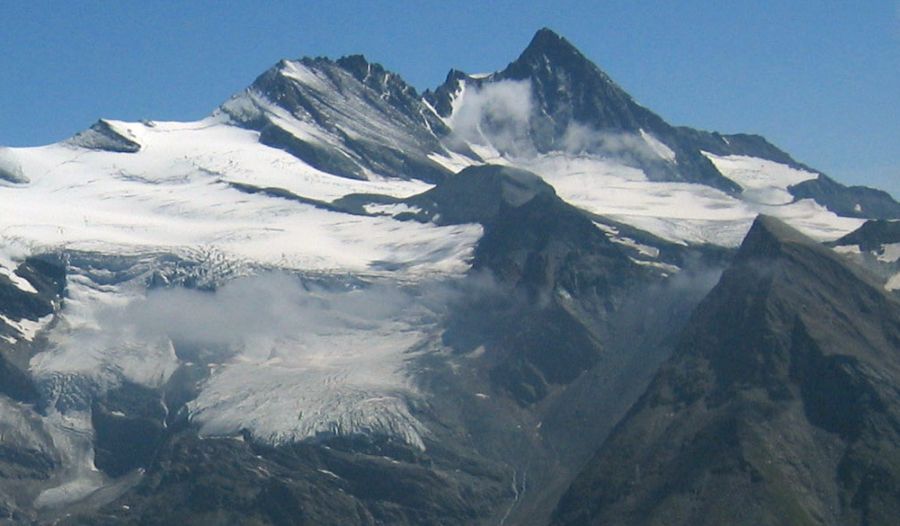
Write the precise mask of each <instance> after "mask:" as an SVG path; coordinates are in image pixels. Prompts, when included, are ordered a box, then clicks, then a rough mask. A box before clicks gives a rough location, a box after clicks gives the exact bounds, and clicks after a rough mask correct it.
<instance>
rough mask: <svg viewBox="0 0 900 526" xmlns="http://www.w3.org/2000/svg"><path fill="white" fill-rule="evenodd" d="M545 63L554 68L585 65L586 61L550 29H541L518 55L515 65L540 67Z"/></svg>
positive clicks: (569, 43) (568, 43)
mask: <svg viewBox="0 0 900 526" xmlns="http://www.w3.org/2000/svg"><path fill="white" fill-rule="evenodd" d="M536 61H540V62H545V61H546V62H547V63H549V64H552V65H554V66H563V67H566V66H571V65H573V63H585V62H588V63H589V61H588V59H587V58H586V57H585V56H584V55H583V54H582V53H581V52H580V51H578V49H577V48H576V47H575V46H574V45H572V43H571V42H569V41H568V40H566V39H565V38H563V37H561V36H559V34H557V33H556V32H554V31H553V30H552V29H548V28H546V27H545V28H542V29H539V30H538V31H537V33H535V34H534V37H533V38H532V39H531V42H530V43H529V44H528V47H526V48H525V51H523V52H522V54H521V55H519V58H518V59H517V60H516V62H515V63H522V64H530V65H532V66H535V65H540V63H539V62H536Z"/></svg>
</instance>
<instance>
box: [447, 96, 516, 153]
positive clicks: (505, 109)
mask: <svg viewBox="0 0 900 526" xmlns="http://www.w3.org/2000/svg"><path fill="white" fill-rule="evenodd" d="M462 97H463V99H462V101H461V103H460V105H459V107H458V108H457V109H456V111H455V112H454V113H453V116H452V117H451V119H452V121H451V127H452V128H453V135H452V137H451V140H455V141H459V142H461V143H466V142H469V143H473V144H480V145H490V146H493V147H494V148H496V149H497V151H499V152H500V153H503V154H511V155H516V156H521V155H522V154H523V153H526V152H528V151H531V150H533V147H532V145H531V140H530V139H529V125H528V123H529V119H530V118H531V114H532V112H533V108H534V103H533V100H532V95H531V83H530V82H529V81H527V80H526V81H511V80H504V81H500V82H493V83H490V84H488V85H486V86H484V87H482V88H475V87H471V86H469V87H467V88H466V90H465V91H464V92H463V94H462Z"/></svg>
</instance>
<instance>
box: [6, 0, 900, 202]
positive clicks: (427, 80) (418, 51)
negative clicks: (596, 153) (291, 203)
mask: <svg viewBox="0 0 900 526" xmlns="http://www.w3.org/2000/svg"><path fill="white" fill-rule="evenodd" d="M488 4H489V7H485V6H487V5H488ZM543 26H547V27H550V28H552V29H554V30H556V31H557V32H559V33H560V34H562V35H563V36H565V37H566V38H568V39H569V40H570V41H571V42H572V43H574V44H575V45H576V46H577V47H579V48H580V49H581V50H582V51H583V52H584V53H585V54H586V55H587V56H588V57H589V58H591V59H592V60H593V61H594V62H596V63H597V64H598V65H599V66H600V67H601V68H602V69H604V70H605V71H606V72H607V73H609V74H610V76H612V77H613V78H614V79H615V80H616V81H617V82H618V83H619V84H620V85H622V87H624V88H625V89H626V90H627V91H628V92H630V93H631V94H632V95H633V96H634V97H635V98H636V99H637V100H638V101H639V102H640V103H642V104H644V105H645V106H648V107H649V108H651V109H652V110H654V111H656V112H657V113H659V114H660V115H662V116H663V117H664V118H665V119H666V120H668V121H669V122H671V123H672V124H679V125H689V126H694V127H699V128H703V129H710V130H718V131H723V132H750V133H760V134H762V135H765V136H766V137H767V138H769V139H770V140H772V141H773V142H775V143H776V144H777V145H779V146H781V147H782V148H784V149H785V150H787V151H788V152H789V153H791V154H792V155H794V157H795V158H797V159H798V160H800V161H802V162H805V163H807V164H809V165H811V166H813V167H815V168H818V169H820V170H823V171H825V172H826V173H829V174H830V175H832V176H834V177H836V178H837V179H839V180H841V181H843V182H846V183H850V184H869V185H873V186H877V187H880V188H883V189H886V190H889V191H891V192H892V193H893V194H894V195H895V196H898V197H900V0H858V1H855V2H844V1H827V0H818V1H812V0H809V1H801V0H793V1H790V2H783V1H775V0H772V1H757V2H747V1H746V0H744V1H730V0H719V1H701V0H695V1H691V0H682V1H679V2H668V1H656V2H646V1H634V0H633V1H603V2H600V1H595V2H589V1H557V2H552V3H551V2H523V1H521V0H519V1H494V2H490V3H486V2H457V1H453V0H441V1H430V0H423V1H418V2H407V1H404V0H392V1H389V2H388V1H380V0H369V1H347V2H337V1H331V2H324V1H323V2H319V1H308V2H297V1H295V2H261V1H256V2H238V1H219V2H201V1H191V2H164V1H152V0H147V1H143V2H136V1H119V2H112V1H108V2H99V1H94V2H92V1H77V2H76V1H72V2H69V1H63V0H59V1H55V2H46V1H40V0H35V1H27V2H26V1H24V0H23V1H13V0H0V72H2V73H0V74H2V76H3V78H2V82H0V144H2V145H16V146H23V145H37V144H45V143H49V142H55V141H58V140H60V139H63V138H65V137H67V136H70V135H72V134H73V133H75V132H76V131H78V130H80V129H83V128H85V127H87V126H89V125H90V124H91V123H92V122H94V121H95V120H96V119H97V118H99V117H109V118H116V119H124V120H135V119H142V118H148V119H149V118H152V119H157V120H165V119H172V120H190V119H196V118H200V117H203V116H204V115H206V114H208V113H209V112H210V111H212V110H213V109H214V108H215V107H216V106H217V105H218V104H219V103H221V102H222V101H224V100H225V99H227V98H228V97H229V96H230V95H231V94H232V93H234V92H237V91H239V90H240V89H242V88H244V87H246V86H247V85H248V84H250V82H252V81H253V79H254V78H255V77H256V76H257V75H259V74H260V73H262V72H263V71H264V70H265V69H266V68H268V67H269V66H271V65H272V64H274V63H275V62H277V61H278V60H279V59H281V58H297V57H301V56H305V55H313V56H318V55H324V56H330V57H338V56H341V55H344V54H349V53H363V54H365V55H366V56H367V57H368V58H369V59H370V60H373V61H376V62H381V63H382V64H384V65H385V66H386V67H387V68H389V69H391V70H393V71H395V72H397V73H399V74H401V75H402V76H403V77H404V78H405V79H407V80H408V81H409V82H410V83H411V84H413V85H414V86H415V87H416V88H418V89H420V90H424V89H425V88H428V87H433V86H436V85H437V84H439V83H440V82H442V81H443V79H444V76H445V75H446V73H447V70H448V69H449V68H451V67H456V68H459V69H462V70H464V71H468V72H486V71H492V70H496V69H500V68H502V67H504V66H505V65H506V64H507V63H509V62H510V61H512V60H513V59H514V58H515V57H516V56H517V55H518V53H519V52H521V50H522V49H523V48H524V47H525V46H526V45H527V44H528V41H529V40H530V38H531V36H532V34H533V33H534V31H536V30H537V29H539V28H540V27H543Z"/></svg>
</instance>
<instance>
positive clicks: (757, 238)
mask: <svg viewBox="0 0 900 526" xmlns="http://www.w3.org/2000/svg"><path fill="white" fill-rule="evenodd" d="M788 245H798V246H815V245H816V243H815V242H814V241H813V240H811V239H810V238H808V237H806V236H804V235H803V234H802V233H800V232H799V231H797V230H795V229H794V228H792V227H790V226H788V225H787V224H786V223H784V222H783V221H781V220H780V219H777V218H775V217H772V216H768V215H764V214H760V215H758V216H757V217H756V220H755V221H753V226H751V227H750V231H749V232H747V236H746V237H745V238H744V242H743V243H741V247H740V249H739V250H738V255H737V259H739V260H743V259H755V258H760V257H766V258H768V257H774V256H777V255H779V254H781V253H782V252H783V251H784V248H785V247H786V246H788ZM819 248H820V249H821V250H820V251H824V250H825V249H824V247H819Z"/></svg>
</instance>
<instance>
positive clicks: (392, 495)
mask: <svg viewBox="0 0 900 526" xmlns="http://www.w3.org/2000/svg"><path fill="white" fill-rule="evenodd" d="M0 202H2V207H0V521H3V522H5V523H10V524H67V525H68V524H72V525H74V524H79V525H88V524H97V525H100V524H278V525H280V524H304V525H328V524H334V525H350V524H366V525H376V524H389V525H394V524H445V525H452V524H459V525H470V524H491V525H504V524H505V525H519V524H523V525H524V524H528V525H550V524H554V525H564V524H565V525H570V524H572V525H573V524H623V525H625V524H627V525H643V524H667V525H694V524H747V525H758V524H825V525H836V524H852V525H857V524H858V525H879V524H885V525H887V524H895V523H896V520H897V517H900V292H898V290H900V222H898V220H900V204H898V203H897V202H896V201H894V200H893V199H892V198H891V196H890V195H889V194H887V193H885V192H882V191H879V190H875V189H871V188H865V187H847V186H844V185H842V184H841V183H839V182H837V181H835V180H833V179H831V178H829V177H828V176H827V175H825V174H823V173H821V172H818V171H817V170H815V169H813V168H810V167H809V166H806V165H804V164H802V163H800V162H798V161H796V160H794V159H793V158H792V157H791V156H790V155H789V154H788V153H786V152H784V151H782V150H780V149H778V147H776V146H775V145H773V144H771V143H769V142H768V141H766V139H764V138H762V137H760V136H756V135H746V134H737V135H727V134H720V133H716V132H707V131H701V130H695V129H690V128H684V127H678V126H673V125H671V124H669V123H667V122H666V121H665V120H663V118H662V117H660V116H659V115H657V114H656V113H654V112H652V111H651V110H649V109H647V108H645V107H643V106H641V105H639V104H637V103H636V102H635V101H634V100H633V99H632V98H631V96H629V95H628V94H627V93H625V92H624V91H623V90H622V88H620V87H619V86H618V85H617V84H616V83H615V82H614V81H613V80H612V79H611V78H609V76H607V75H606V74H605V73H604V72H603V71H601V70H600V69H599V68H598V67H597V66H595V65H594V64H593V63H592V62H591V61H590V60H588V59H587V58H586V57H585V56H584V55H582V54H581V53H580V52H579V51H578V50H577V49H576V48H574V47H573V46H572V45H571V44H570V43H569V42H568V41H566V40H565V39H564V38H562V37H560V36H559V35H557V34H555V33H554V32H552V31H550V30H548V29H541V30H540V31H538V32H537V34H535V36H534V38H533V39H532V41H531V43H530V44H529V45H528V46H527V48H526V49H525V50H524V51H523V52H522V54H521V55H520V56H519V57H518V58H516V59H515V60H514V61H513V62H511V63H510V64H509V65H508V66H506V67H505V68H503V69H501V70H498V71H495V72H493V73H487V74H485V73H480V74H473V73H464V72H461V71H458V70H451V71H450V73H449V74H448V75H447V79H446V81H445V82H444V83H443V84H442V85H440V86H438V87H436V88H434V89H432V90H427V91H425V92H424V93H419V92H417V91H416V89H414V88H413V87H412V86H410V85H409V84H407V83H406V82H405V81H404V80H403V79H402V78H401V77H400V76H399V75H398V74H396V73H393V72H391V71H387V70H386V69H384V68H383V67H382V66H380V65H379V64H376V63H372V62H369V61H368V60H367V59H366V58H364V57H362V56H359V55H354V56H348V57H343V58H340V59H337V60H332V59H328V58H302V59H298V60H282V61H281V62H279V63H277V64H276V65H274V66H273V67H272V68H270V69H269V70H268V71H265V72H264V73H263V74H262V75H260V76H259V77H258V78H257V79H256V80H255V81H254V82H253V83H252V84H251V85H250V86H249V87H248V88H246V89H245V90H244V91H242V92H240V93H237V94H235V95H234V96H233V97H231V98H230V99H229V100H227V101H225V102H224V103H223V104H222V105H221V106H219V107H218V108H216V109H215V110H214V111H213V112H212V113H211V114H210V115H209V116H208V117H206V118H204V119H202V120H200V121H196V122H159V121H150V120H146V121H141V122H122V121H116V120H111V119H100V120H99V121H97V122H96V123H94V124H93V125H91V126H90V127H88V128H86V129H85V130H84V131H82V132H80V133H78V134H76V135H75V136H73V137H71V138H69V139H67V140H65V141H62V142H60V143H57V144H51V145H46V146H40V147H31V148H0Z"/></svg>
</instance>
